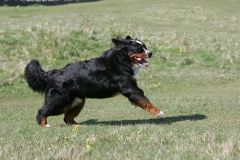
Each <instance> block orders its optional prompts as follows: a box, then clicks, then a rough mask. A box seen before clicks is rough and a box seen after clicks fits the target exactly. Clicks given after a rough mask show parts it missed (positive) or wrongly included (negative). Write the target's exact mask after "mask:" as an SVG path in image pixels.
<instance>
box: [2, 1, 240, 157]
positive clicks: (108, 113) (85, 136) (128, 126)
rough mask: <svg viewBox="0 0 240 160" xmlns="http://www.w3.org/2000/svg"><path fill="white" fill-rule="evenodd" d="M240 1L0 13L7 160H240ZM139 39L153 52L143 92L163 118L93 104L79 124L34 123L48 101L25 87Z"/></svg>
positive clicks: (113, 102)
mask: <svg viewBox="0 0 240 160" xmlns="http://www.w3.org/2000/svg"><path fill="white" fill-rule="evenodd" d="M239 7H240V2H239V1H237V0H230V1H228V2H226V1H224V0H212V1H207V0H201V1H196V0H194V1H191V0H182V1H181V2H180V1H177V0H170V1H166V0H151V1H144V0H123V1H114V0H103V1H97V2H91V3H78V4H68V5H60V6H40V5H33V6H28V7H19V6H17V7H8V6H2V7H0V26H1V28H0V48H1V49H0V55H1V56H0V75H1V76H0V100H1V103H0V108H1V113H0V123H1V127H0V159H29V160H30V159H143V160H145V159H189V160H192V159H238V158H239V155H240V134H239V133H240V118H239V113H240V109H239V107H240V74H239V70H240V55H239V53H240V40H239V36H240V21H239V20H240V10H239ZM126 35H131V36H132V37H137V38H139V39H141V40H143V41H144V42H146V45H147V47H148V50H151V51H152V52H153V58H152V59H150V60H149V61H148V62H149V67H148V68H146V69H143V70H141V72H140V74H139V77H138V84H139V86H140V87H141V88H142V89H143V90H144V92H145V95H146V96H147V97H148V98H149V99H150V101H151V102H152V103H153V104H154V105H156V106H157V107H159V108H160V109H162V110H163V111H164V113H165V116H164V117H163V118H161V119H157V118H155V117H152V116H151V115H150V114H148V113H147V112H144V111H143V110H142V109H140V108H137V109H133V108H132V107H131V105H130V103H129V102H128V100H127V99H126V98H124V97H123V96H117V97H114V98H111V99H104V100H97V99H87V100H86V105H85V107H84V109H83V111H82V112H81V113H80V115H79V116H78V117H77V118H76V121H77V122H79V123H80V127H79V128H73V127H71V126H67V125H65V124H64V122H63V120H62V119H63V116H57V117H50V118H49V123H50V124H51V126H52V127H51V128H42V127H39V126H38V125H37V123H36V121H35V116H36V114H37V110H38V109H39V108H40V107H42V105H43V99H44V96H43V95H41V94H37V93H34V92H33V91H31V90H30V88H29V87H28V86H27V84H26V82H25V80H24V76H23V71H24V68H25V66H26V64H27V63H28V62H29V61H30V60H31V59H33V58H35V59H38V60H39V61H40V62H41V64H42V66H43V68H44V69H45V70H48V69H53V68H61V67H63V66H65V65H66V64H68V63H71V62H75V61H78V60H85V59H89V58H92V57H96V56H99V55H101V53H102V52H103V51H105V50H107V49H108V48H109V47H111V46H112V44H111V41H110V39H111V38H112V37H125V36H126Z"/></svg>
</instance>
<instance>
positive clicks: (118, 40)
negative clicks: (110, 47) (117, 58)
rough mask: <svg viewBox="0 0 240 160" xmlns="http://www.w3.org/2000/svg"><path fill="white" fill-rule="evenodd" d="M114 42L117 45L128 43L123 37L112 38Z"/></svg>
mask: <svg viewBox="0 0 240 160" xmlns="http://www.w3.org/2000/svg"><path fill="white" fill-rule="evenodd" d="M112 42H113V43H114V45H115V46H120V45H127V42H125V41H124V40H121V39H116V38H112Z"/></svg>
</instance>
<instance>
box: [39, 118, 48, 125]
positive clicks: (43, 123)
mask: <svg viewBox="0 0 240 160" xmlns="http://www.w3.org/2000/svg"><path fill="white" fill-rule="evenodd" d="M46 124H47V117H43V118H42V122H41V124H40V126H43V127H45V126H46Z"/></svg>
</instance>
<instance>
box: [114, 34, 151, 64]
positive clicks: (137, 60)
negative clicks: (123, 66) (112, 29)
mask: <svg viewBox="0 0 240 160" xmlns="http://www.w3.org/2000/svg"><path fill="white" fill-rule="evenodd" d="M112 42H113V43H114V45H115V46H120V45H124V46H128V55H129V57H130V59H131V63H132V65H133V66H140V67H147V66H148V62H147V61H146V59H148V58H151V57H152V52H150V51H148V50H147V47H146V45H145V44H144V43H143V42H142V41H140V40H138V39H132V38H131V37H130V36H127V37H126V38H125V39H115V38H112Z"/></svg>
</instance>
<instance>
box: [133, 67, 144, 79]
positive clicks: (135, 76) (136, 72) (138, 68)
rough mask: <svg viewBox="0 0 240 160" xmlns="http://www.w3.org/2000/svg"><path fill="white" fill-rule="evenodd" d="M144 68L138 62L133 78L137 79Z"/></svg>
mask: <svg viewBox="0 0 240 160" xmlns="http://www.w3.org/2000/svg"><path fill="white" fill-rule="evenodd" d="M141 68H142V66H140V65H138V64H135V65H134V66H133V67H132V69H133V72H134V75H133V78H135V79H137V74H138V72H139V71H140V69H141Z"/></svg>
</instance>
